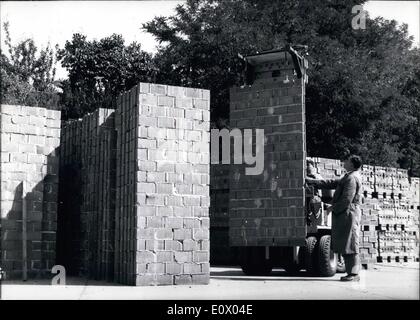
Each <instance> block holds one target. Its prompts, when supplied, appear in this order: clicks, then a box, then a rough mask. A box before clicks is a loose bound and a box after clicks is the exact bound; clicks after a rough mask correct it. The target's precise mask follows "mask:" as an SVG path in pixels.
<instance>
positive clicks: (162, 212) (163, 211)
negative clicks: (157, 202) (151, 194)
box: [157, 206, 174, 227]
mask: <svg viewBox="0 0 420 320" xmlns="http://www.w3.org/2000/svg"><path fill="white" fill-rule="evenodd" d="M173 214H174V212H173V208H172V207H166V206H165V207H158V208H157V215H158V216H161V217H171V216H173ZM167 227H169V226H167Z"/></svg>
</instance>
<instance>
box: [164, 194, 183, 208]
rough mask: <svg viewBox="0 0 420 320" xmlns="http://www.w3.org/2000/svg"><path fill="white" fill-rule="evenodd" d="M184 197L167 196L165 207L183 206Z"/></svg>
mask: <svg viewBox="0 0 420 320" xmlns="http://www.w3.org/2000/svg"><path fill="white" fill-rule="evenodd" d="M182 205H183V203H182V196H165V206H182Z"/></svg>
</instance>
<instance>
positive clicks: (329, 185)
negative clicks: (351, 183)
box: [305, 178, 340, 189]
mask: <svg viewBox="0 0 420 320" xmlns="http://www.w3.org/2000/svg"><path fill="white" fill-rule="evenodd" d="M305 182H306V183H307V184H308V185H310V186H315V187H317V188H318V189H336V188H337V186H338V183H339V182H340V179H325V180H321V179H311V178H306V179H305Z"/></svg>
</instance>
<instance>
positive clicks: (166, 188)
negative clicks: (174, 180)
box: [156, 183, 174, 194]
mask: <svg viewBox="0 0 420 320" xmlns="http://www.w3.org/2000/svg"><path fill="white" fill-rule="evenodd" d="M156 187H157V193H161V194H172V193H173V188H174V186H173V185H172V184H170V183H157V184H156Z"/></svg>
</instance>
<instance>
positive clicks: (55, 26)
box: [0, 0, 420, 78]
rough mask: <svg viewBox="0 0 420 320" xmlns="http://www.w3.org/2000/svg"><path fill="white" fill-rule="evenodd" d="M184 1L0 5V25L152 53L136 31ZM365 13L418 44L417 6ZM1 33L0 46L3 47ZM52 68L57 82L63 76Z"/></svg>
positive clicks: (55, 40)
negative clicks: (401, 29)
mask: <svg viewBox="0 0 420 320" xmlns="http://www.w3.org/2000/svg"><path fill="white" fill-rule="evenodd" d="M183 2H184V1H170V0H158V1H30V2H29V1H28V2H26V1H0V20H1V23H2V24H3V22H5V21H8V22H9V23H10V27H9V31H10V33H11V37H12V41H13V42H17V41H19V40H23V39H26V38H28V37H31V38H33V39H34V40H35V43H36V44H37V45H38V46H39V47H46V46H47V44H48V42H49V43H50V44H51V46H52V47H54V46H55V45H56V44H58V45H59V46H60V47H63V46H64V44H65V41H66V40H70V39H71V38H72V35H73V33H76V32H78V33H82V34H85V35H87V37H88V39H89V40H91V39H101V38H103V37H106V36H109V35H111V34H112V33H118V34H122V35H123V37H124V39H125V41H126V43H130V42H132V41H137V42H139V43H141V44H142V46H143V50H145V51H149V52H156V45H157V43H156V41H155V40H154V38H153V37H152V36H151V35H150V34H147V33H146V32H144V31H142V30H141V25H142V23H145V22H148V21H150V20H152V19H153V18H154V17H155V16H169V15H172V14H173V13H174V12H175V7H176V6H177V5H178V4H182V3H183ZM364 9H365V10H367V11H368V12H369V15H370V16H371V17H372V18H374V17H377V16H382V17H384V18H386V19H394V20H396V21H397V22H398V23H400V24H401V23H407V24H408V32H409V34H411V35H413V36H414V37H415V42H416V44H417V46H419V41H420V25H419V21H420V1H368V2H367V3H366V4H365V5H364ZM3 39H4V31H3V28H2V30H1V47H2V48H4V42H3ZM66 74H67V73H66V71H65V70H64V69H62V68H61V67H60V66H57V76H56V77H57V78H63V77H66Z"/></svg>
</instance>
